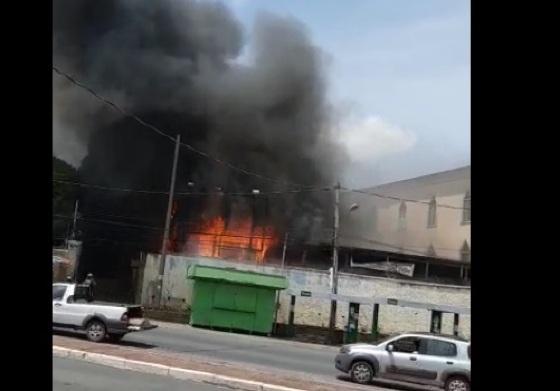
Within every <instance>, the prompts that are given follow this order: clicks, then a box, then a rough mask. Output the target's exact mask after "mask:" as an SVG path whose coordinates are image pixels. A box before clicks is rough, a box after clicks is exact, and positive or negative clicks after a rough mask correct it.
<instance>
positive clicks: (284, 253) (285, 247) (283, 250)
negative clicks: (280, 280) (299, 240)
mask: <svg viewBox="0 0 560 391" xmlns="http://www.w3.org/2000/svg"><path fill="white" fill-rule="evenodd" d="M287 247H288V233H287V232H286V234H285V235H284V248H283V249H282V269H284V265H285V263H286V250H287Z"/></svg>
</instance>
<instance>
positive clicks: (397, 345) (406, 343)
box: [393, 337, 420, 353]
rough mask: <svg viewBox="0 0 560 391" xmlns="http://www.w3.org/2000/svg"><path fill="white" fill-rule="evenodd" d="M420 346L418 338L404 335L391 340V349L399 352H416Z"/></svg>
mask: <svg viewBox="0 0 560 391" xmlns="http://www.w3.org/2000/svg"><path fill="white" fill-rule="evenodd" d="M419 348H420V338H418V337H404V338H401V339H398V340H396V341H395V342H393V351H394V352H401V353H414V352H418V351H419Z"/></svg>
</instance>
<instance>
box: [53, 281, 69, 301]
mask: <svg viewBox="0 0 560 391" xmlns="http://www.w3.org/2000/svg"><path fill="white" fill-rule="evenodd" d="M65 293H66V287H65V286H64V285H53V288H52V298H53V300H59V301H60V300H62V298H63V297H64V294H65Z"/></svg>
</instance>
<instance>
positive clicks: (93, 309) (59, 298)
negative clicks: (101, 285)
mask: <svg viewBox="0 0 560 391" xmlns="http://www.w3.org/2000/svg"><path fill="white" fill-rule="evenodd" d="M80 289H81V288H80V286H78V289H76V284H53V326H54V327H55V328H65V329H74V330H85V331H86V335H87V337H88V339H90V340H92V341H95V342H100V341H102V340H104V339H105V338H106V337H107V336H111V337H113V338H114V339H117V340H118V339H120V338H122V336H124V335H125V334H126V333H129V332H133V331H143V330H149V329H153V328H155V327H156V326H153V325H151V324H150V322H149V321H148V320H147V319H145V318H144V310H143V308H142V306H140V305H137V304H132V305H127V304H122V303H110V302H104V301H97V300H94V301H87V300H85V299H81V298H80V299H77V300H74V294H75V292H76V291H77V292H80Z"/></svg>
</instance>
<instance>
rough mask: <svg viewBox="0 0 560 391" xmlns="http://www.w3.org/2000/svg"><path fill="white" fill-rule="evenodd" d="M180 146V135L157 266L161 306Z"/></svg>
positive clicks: (172, 170) (174, 159) (161, 304)
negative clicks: (159, 260)
mask: <svg viewBox="0 0 560 391" xmlns="http://www.w3.org/2000/svg"><path fill="white" fill-rule="evenodd" d="M180 145H181V135H180V134H178V135H177V139H176V141H175V155H174V156H173V168H172V169H171V185H170V187H169V200H168V202H167V215H166V216H165V228H164V231H163V242H162V244H161V262H160V264H159V275H158V280H159V281H158V294H159V300H158V303H159V305H160V307H162V306H163V301H164V300H163V299H164V296H163V275H164V273H165V256H166V255H167V254H166V253H167V241H168V240H169V226H170V225H171V211H172V209H173V195H174V193H175V179H176V177H177V161H178V160H179V146H180Z"/></svg>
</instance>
